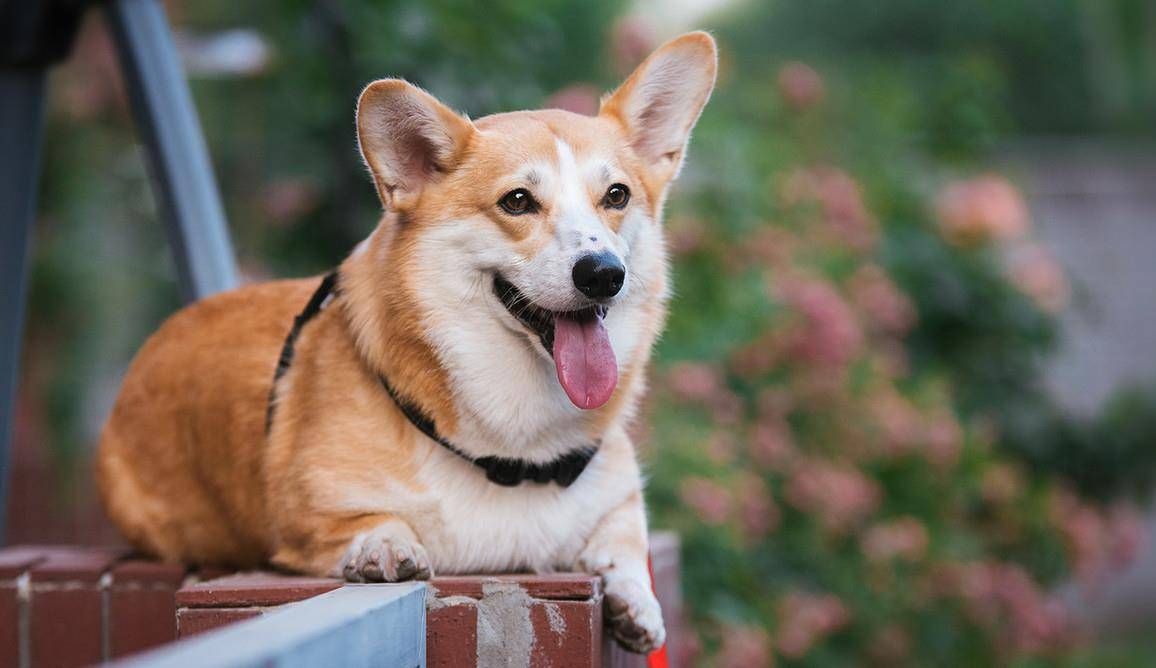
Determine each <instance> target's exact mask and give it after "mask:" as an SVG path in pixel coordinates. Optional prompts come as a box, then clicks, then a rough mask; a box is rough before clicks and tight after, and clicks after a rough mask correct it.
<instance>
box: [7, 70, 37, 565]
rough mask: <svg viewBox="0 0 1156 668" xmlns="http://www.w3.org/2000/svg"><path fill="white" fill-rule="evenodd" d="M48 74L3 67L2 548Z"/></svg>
mask: <svg viewBox="0 0 1156 668" xmlns="http://www.w3.org/2000/svg"><path fill="white" fill-rule="evenodd" d="M44 79H45V70H44V69H43V68H40V67H27V68H4V67H0V545H2V544H3V542H4V523H5V519H6V518H7V515H6V504H5V502H6V501H7V499H8V480H9V478H10V477H11V472H10V470H9V468H10V466H11V458H10V456H9V452H10V450H11V445H12V436H13V431H14V429H15V413H16V379H17V376H18V375H19V370H20V349H21V342H22V341H23V339H24V311H25V306H26V302H27V287H28V264H29V263H28V257H29V254H30V251H31V238H32V234H31V231H32V224H33V222H35V219H36V187H37V185H36V184H37V181H38V178H37V177H38V176H39V174H40V137H41V133H42V132H43V125H44Z"/></svg>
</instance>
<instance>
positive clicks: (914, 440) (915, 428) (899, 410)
mask: <svg viewBox="0 0 1156 668" xmlns="http://www.w3.org/2000/svg"><path fill="white" fill-rule="evenodd" d="M868 406H869V409H870V411H871V416H872V417H873V418H874V419H875V423H876V424H877V425H878V426H879V431H880V436H881V437H882V440H883V444H882V445H883V453H884V454H886V455H888V456H891V457H898V456H902V455H905V454H907V453H909V452H911V451H912V450H913V449H914V448H915V447H916V446H917V445H918V443H919V440H920V436H921V435H922V427H923V422H922V417H921V416H920V415H919V411H918V410H917V409H916V408H915V406H913V405H912V404H911V402H910V401H908V400H907V399H906V398H905V397H904V396H903V395H901V394H899V393H898V392H896V391H894V390H887V391H880V392H876V393H874V395H873V396H872V397H871V398H869V399H868Z"/></svg>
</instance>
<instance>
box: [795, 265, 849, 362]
mask: <svg viewBox="0 0 1156 668" xmlns="http://www.w3.org/2000/svg"><path fill="white" fill-rule="evenodd" d="M779 292H780V295H781V296H782V297H783V299H784V301H786V302H787V304H789V305H790V306H791V307H793V308H794V309H795V310H796V311H797V312H798V314H799V316H800V322H799V329H798V330H797V331H796V332H795V336H794V339H793V341H792V345H791V346H790V348H791V351H792V352H793V353H794V354H795V355H796V356H797V357H798V358H800V359H803V360H805V361H808V362H812V363H814V364H817V365H820V366H822V367H824V368H829V367H842V366H845V365H847V364H848V363H850V361H851V360H852V359H853V358H854V357H855V355H857V354H858V353H859V350H860V348H861V347H862V345H863V333H862V331H860V329H859V323H858V321H857V320H856V319H855V314H854V313H853V312H852V311H851V308H850V307H849V306H848V305H847V302H845V301H843V298H842V297H841V296H840V295H839V293H838V291H836V290H835V288H834V286H832V285H831V284H830V283H827V282H826V281H822V280H818V279H809V280H808V279H799V280H790V279H788V280H785V281H783V282H782V284H781V286H780V290H779Z"/></svg>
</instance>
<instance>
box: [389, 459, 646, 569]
mask: <svg viewBox="0 0 1156 668" xmlns="http://www.w3.org/2000/svg"><path fill="white" fill-rule="evenodd" d="M451 456H452V455H451ZM607 460H608V458H607V456H606V455H605V453H600V454H599V455H596V456H595V458H594V459H593V460H591V462H590V465H589V466H588V467H587V469H586V471H584V472H583V474H582V475H581V476H580V477H579V478H578V480H576V481H575V482H574V483H573V484H572V485H571V486H570V487H565V488H564V487H561V486H559V485H557V484H555V483H547V484H540V483H534V482H523V483H522V484H521V485H518V486H517V487H502V486H500V485H497V484H495V483H492V482H490V481H489V480H487V479H486V477H485V474H484V472H483V471H482V470H481V469H478V468H476V467H473V466H471V465H469V464H465V463H464V462H463V463H461V464H459V463H457V462H453V463H448V462H443V463H440V464H441V465H439V466H438V467H437V469H438V470H436V471H433V470H430V471H428V473H427V475H423V476H422V477H423V478H427V479H428V480H429V481H430V483H432V484H429V486H428V487H427V492H426V493H425V494H423V495H422V496H423V497H424V498H423V501H424V502H423V503H420V504H419V505H418V506H417V507H419V508H422V509H423V510H422V511H419V512H416V513H414V515H415V516H413V517H407V518H406V519H407V520H408V521H409V522H410V524H411V526H413V528H414V531H415V532H416V533H417V534H418V536H419V537H420V540H421V541H422V542H423V543H424V545H425V547H426V549H427V550H428V551H429V555H430V559H431V560H432V562H433V567H434V571H435V572H436V573H443V574H448V573H470V572H473V573H476V572H503V571H504V572H509V571H519V570H532V571H537V572H549V571H552V570H560V569H570V568H573V567H574V563H575V560H576V559H577V557H578V554H579V552H580V551H581V550H582V549H583V547H584V546H585V545H586V541H587V539H588V538H589V536H590V534H591V533H592V532H593V530H594V527H595V526H596V525H597V523H598V522H599V521H600V520H601V518H602V517H603V516H604V515H605V514H606V513H607V512H608V511H609V510H610V509H611V508H613V507H614V506H616V505H618V504H619V503H621V502H622V500H623V499H624V498H625V497H626V496H627V495H628V494H629V493H630V491H631V490H632V489H636V485H637V483H634V484H631V483H630V482H629V478H628V477H627V478H626V479H623V478H624V476H623V474H624V473H627V474H628V472H621V471H611V470H609V469H610V466H609V462H608V461H607ZM628 468H631V467H628ZM635 475H637V474H635ZM636 480H637V479H636Z"/></svg>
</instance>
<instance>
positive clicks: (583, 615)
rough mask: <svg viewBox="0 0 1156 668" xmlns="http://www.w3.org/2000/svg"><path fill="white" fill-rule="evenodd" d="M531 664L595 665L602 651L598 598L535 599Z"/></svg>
mask: <svg viewBox="0 0 1156 668" xmlns="http://www.w3.org/2000/svg"><path fill="white" fill-rule="evenodd" d="M530 624H531V626H532V627H533V628H534V648H533V650H532V651H531V653H530V665H531V666H553V667H554V668H570V667H571V666H572V667H574V668H578V667H579V666H583V667H587V668H588V667H589V666H595V665H598V663H599V662H600V661H601V655H602V600H601V598H598V599H594V600H588V601H535V602H534V603H533V605H531V606H530Z"/></svg>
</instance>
